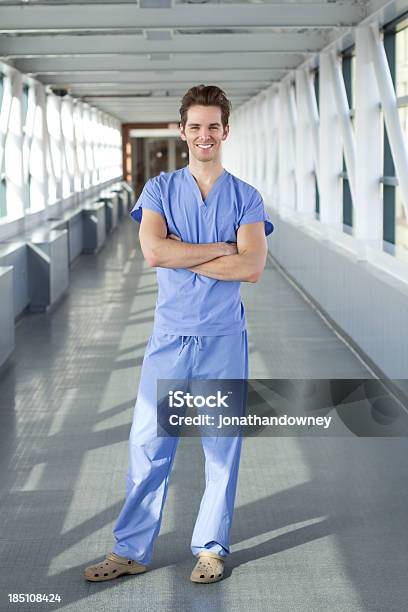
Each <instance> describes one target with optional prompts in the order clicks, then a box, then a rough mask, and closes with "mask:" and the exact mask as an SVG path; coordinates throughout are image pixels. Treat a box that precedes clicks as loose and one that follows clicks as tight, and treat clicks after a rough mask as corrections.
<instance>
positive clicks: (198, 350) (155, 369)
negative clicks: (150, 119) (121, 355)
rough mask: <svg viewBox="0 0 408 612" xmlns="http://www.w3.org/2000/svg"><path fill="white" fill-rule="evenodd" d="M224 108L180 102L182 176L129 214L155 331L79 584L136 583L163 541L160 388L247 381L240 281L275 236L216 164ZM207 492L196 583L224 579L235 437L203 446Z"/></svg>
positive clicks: (216, 103)
mask: <svg viewBox="0 0 408 612" xmlns="http://www.w3.org/2000/svg"><path fill="white" fill-rule="evenodd" d="M229 113H230V103H229V101H228V100H227V98H226V96H225V94H224V92H223V91H222V90H221V89H219V88H218V87H215V86H204V85H199V86H197V87H192V88H191V89H190V90H189V91H188V92H187V93H186V94H185V96H184V97H183V100H182V104H181V108H180V115H181V122H180V136H181V138H182V140H184V141H185V142H186V143H187V146H188V150H189V163H188V166H186V167H184V168H181V169H180V170H176V171H175V172H168V173H165V172H162V173H161V174H160V175H159V176H156V177H154V178H152V179H150V180H148V181H147V183H146V185H145V186H144V189H143V191H142V193H141V195H140V197H139V199H138V201H137V202H136V204H135V206H134V207H133V209H132V211H131V215H132V217H133V219H135V220H136V221H138V222H140V231H139V239H140V244H141V248H142V252H143V256H144V258H145V260H146V262H147V264H148V265H149V266H151V267H155V268H157V281H158V286H159V291H158V297H157V302H156V309H155V318H154V327H153V332H152V334H151V336H150V338H149V341H148V344H147V347H146V351H145V355H144V360H143V365H142V370H141V376H140V382H139V389H138V396H137V401H136V405H135V410H134V415H133V423H132V428H131V432H130V440H129V468H128V474H127V481H126V500H125V503H124V505H123V508H122V510H121V512H120V514H119V517H118V519H117V522H116V525H115V528H114V530H113V534H114V537H115V540H116V544H115V546H114V548H113V550H112V552H111V553H109V554H108V555H107V557H106V559H105V560H104V561H103V562H102V563H101V564H100V565H94V566H90V567H88V568H86V570H85V574H84V575H85V578H86V579H88V580H92V581H104V580H111V579H112V578H116V577H117V576H120V575H122V574H129V573H131V574H136V573H143V572H144V571H146V569H147V568H148V566H149V564H150V563H151V559H152V554H153V546H154V542H155V539H156V537H157V535H158V533H159V529H160V524H161V520H162V512H163V507H164V503H165V499H166V495H167V489H168V482H169V477H170V473H171V469H172V465H173V461H174V456H175V452H176V448H177V443H178V438H177V436H168V437H158V436H157V396H156V392H157V388H156V381H157V379H247V377H248V340H247V330H246V319H245V309H244V306H243V304H242V301H241V297H240V293H239V290H240V282H251V283H254V282H256V281H257V280H258V279H259V278H260V276H261V274H262V271H263V269H264V266H265V262H266V255H267V242H266V238H265V235H268V234H270V233H271V232H272V230H273V225H272V223H271V222H270V220H269V218H268V215H267V214H266V211H265V208H264V203H263V201H262V198H261V196H260V194H259V193H258V191H257V190H256V189H255V188H254V187H252V186H251V185H249V184H248V183H245V182H244V181H242V180H240V179H238V178H237V177H235V176H233V175H232V174H230V173H229V172H228V171H227V170H225V169H224V168H223V167H222V164H221V145H222V142H223V141H224V140H225V139H226V138H227V136H228V132H229V126H228V119H229ZM201 441H202V445H203V450H204V454H205V474H206V488H205V492H204V495H203V498H202V501H201V505H200V509H199V514H198V517H197V521H196V524H195V527H194V531H193V535H192V541H191V551H192V553H193V555H195V556H196V557H197V558H198V560H197V563H196V566H195V568H194V569H193V572H192V574H191V577H190V578H191V580H192V581H193V582H202V583H210V582H217V581H218V580H221V579H222V577H223V574H224V560H225V558H226V557H227V556H228V554H229V552H230V548H229V532H230V527H231V523H232V517H233V510H234V500H235V492H236V485H237V478H238V468H239V460H240V453H241V443H242V437H241V436H240V435H237V436H232V437H211V436H203V437H202V438H201Z"/></svg>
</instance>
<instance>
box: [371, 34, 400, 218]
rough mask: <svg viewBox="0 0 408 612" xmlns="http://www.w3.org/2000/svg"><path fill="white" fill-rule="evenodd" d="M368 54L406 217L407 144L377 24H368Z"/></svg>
mask: <svg viewBox="0 0 408 612" xmlns="http://www.w3.org/2000/svg"><path fill="white" fill-rule="evenodd" d="M368 41H369V48H370V56H371V59H372V62H373V66H374V71H375V76H376V80H377V85H378V89H379V92H380V97H381V105H382V109H383V112H384V121H385V126H386V128H387V134H388V139H389V143H390V148H391V153H392V158H393V160H394V164H395V173H396V176H397V178H398V183H399V187H400V189H401V196H402V203H403V206H404V209H405V215H406V216H407V218H408V172H407V168H408V146H407V143H406V140H405V135H404V133H403V131H402V127H401V122H400V119H399V116H398V108H397V98H396V95H395V89H394V85H393V82H392V78H391V73H390V68H389V66H388V61H387V56H386V54H385V49H384V44H383V42H382V41H381V40H380V34H379V31H378V27H377V25H374V24H372V25H371V26H370V36H369V37H368Z"/></svg>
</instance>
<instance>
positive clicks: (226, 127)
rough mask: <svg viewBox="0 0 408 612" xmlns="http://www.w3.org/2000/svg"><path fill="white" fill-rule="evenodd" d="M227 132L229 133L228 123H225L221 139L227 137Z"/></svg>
mask: <svg viewBox="0 0 408 612" xmlns="http://www.w3.org/2000/svg"><path fill="white" fill-rule="evenodd" d="M228 134H229V125H228V123H227V125H226V126H225V128H224V134H223V135H222V138H221V140H226V139H227V136H228Z"/></svg>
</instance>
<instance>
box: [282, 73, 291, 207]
mask: <svg viewBox="0 0 408 612" xmlns="http://www.w3.org/2000/svg"><path fill="white" fill-rule="evenodd" d="M289 87H290V85H289V83H288V82H287V81H282V82H281V83H279V209H280V210H281V211H285V210H286V211H289V210H293V209H294V194H295V190H294V166H293V154H294V149H293V125H292V122H293V117H292V116H291V113H292V112H293V111H292V109H291V104H292V101H291V100H290V93H289Z"/></svg>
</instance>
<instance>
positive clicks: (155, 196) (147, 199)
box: [130, 179, 166, 223]
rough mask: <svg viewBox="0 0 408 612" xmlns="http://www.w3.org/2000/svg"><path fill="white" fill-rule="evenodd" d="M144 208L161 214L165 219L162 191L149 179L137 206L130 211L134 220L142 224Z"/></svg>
mask: <svg viewBox="0 0 408 612" xmlns="http://www.w3.org/2000/svg"><path fill="white" fill-rule="evenodd" d="M143 208H148V209H149V210H154V211H155V212H158V213H160V214H161V215H162V216H163V217H164V218H166V215H165V213H164V210H163V204H162V200H161V195H160V191H159V189H158V188H157V185H156V184H155V181H154V180H153V179H149V180H148V181H147V183H146V184H145V186H144V187H143V191H142V193H141V194H140V196H139V198H138V199H137V201H136V203H135V205H134V206H133V208H132V210H131V211H130V215H131V217H132V219H134V220H135V221H137V222H138V223H140V222H141V221H142V214H143V210H142V209H143Z"/></svg>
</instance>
